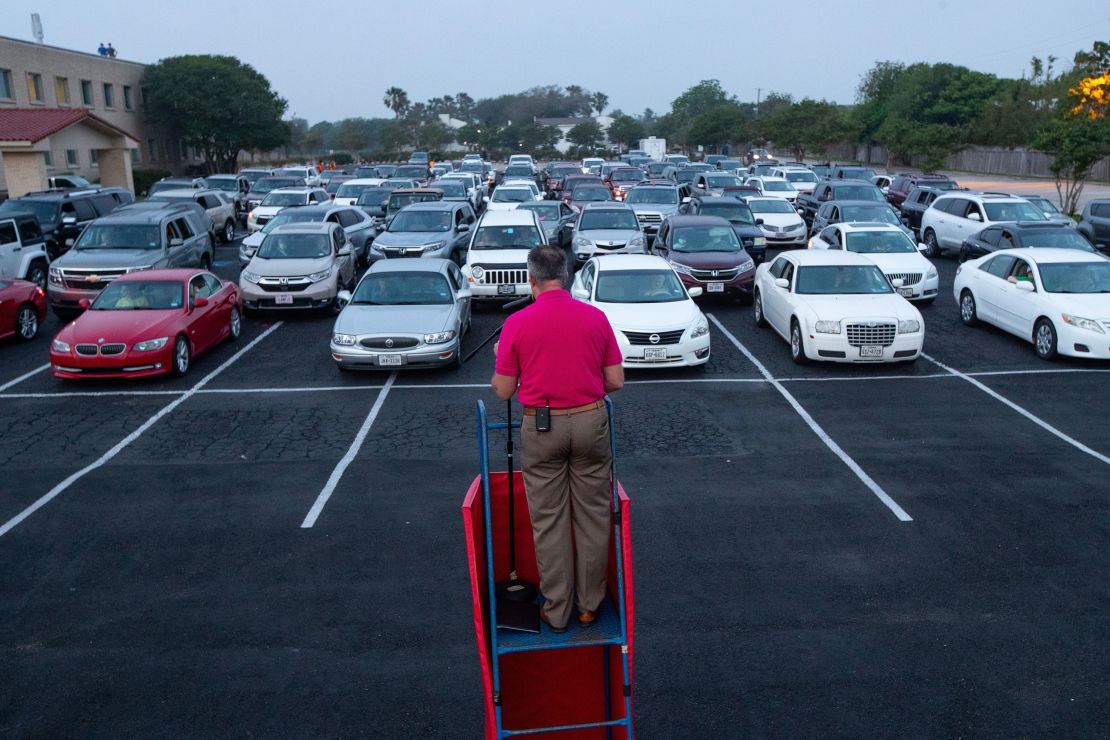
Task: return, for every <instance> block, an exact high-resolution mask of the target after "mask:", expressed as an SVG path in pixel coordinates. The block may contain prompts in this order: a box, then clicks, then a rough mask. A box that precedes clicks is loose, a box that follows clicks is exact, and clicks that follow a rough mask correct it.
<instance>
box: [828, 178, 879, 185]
mask: <svg viewBox="0 0 1110 740" xmlns="http://www.w3.org/2000/svg"><path fill="white" fill-rule="evenodd" d="M829 182H830V183H831V184H832V185H869V186H870V187H875V183H873V182H871V181H870V180H857V179H856V178H854V177H845V178H837V179H835V180H829Z"/></svg>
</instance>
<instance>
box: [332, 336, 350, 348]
mask: <svg viewBox="0 0 1110 740" xmlns="http://www.w3.org/2000/svg"><path fill="white" fill-rule="evenodd" d="M331 342H332V344H338V345H339V346H341V347H353V346H355V336H354V335H353V334H339V333H335V334H332V335H331Z"/></svg>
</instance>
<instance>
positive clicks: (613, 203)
mask: <svg viewBox="0 0 1110 740" xmlns="http://www.w3.org/2000/svg"><path fill="white" fill-rule="evenodd" d="M631 210H632V206H630V205H628V204H627V203H621V202H620V201H619V200H602V201H591V202H589V203H587V204H586V205H584V206H582V211H583V212H585V211H631Z"/></svg>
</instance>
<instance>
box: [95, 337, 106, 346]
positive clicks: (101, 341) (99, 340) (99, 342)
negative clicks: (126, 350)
mask: <svg viewBox="0 0 1110 740" xmlns="http://www.w3.org/2000/svg"><path fill="white" fill-rule="evenodd" d="M96 343H97V344H104V337H101V338H100V339H97V340H96Z"/></svg>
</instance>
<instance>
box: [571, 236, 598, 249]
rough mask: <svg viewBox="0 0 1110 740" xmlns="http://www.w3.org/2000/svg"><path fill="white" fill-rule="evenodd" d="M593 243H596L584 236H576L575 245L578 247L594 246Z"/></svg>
mask: <svg viewBox="0 0 1110 740" xmlns="http://www.w3.org/2000/svg"><path fill="white" fill-rule="evenodd" d="M593 245H594V243H593V242H591V241H590V240H589V239H587V238H586V237H584V236H576V237H574V246H576V247H592V246H593Z"/></svg>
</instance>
